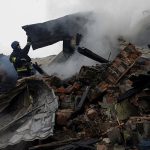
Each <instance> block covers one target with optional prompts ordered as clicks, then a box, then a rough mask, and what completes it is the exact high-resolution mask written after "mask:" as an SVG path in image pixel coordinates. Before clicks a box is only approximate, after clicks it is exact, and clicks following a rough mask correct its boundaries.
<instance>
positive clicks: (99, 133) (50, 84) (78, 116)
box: [28, 43, 150, 150]
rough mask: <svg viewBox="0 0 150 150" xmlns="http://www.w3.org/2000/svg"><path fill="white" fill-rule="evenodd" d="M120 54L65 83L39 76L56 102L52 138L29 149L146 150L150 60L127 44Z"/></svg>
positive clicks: (149, 142) (149, 124) (149, 145)
mask: <svg viewBox="0 0 150 150" xmlns="http://www.w3.org/2000/svg"><path fill="white" fill-rule="evenodd" d="M120 49H121V51H120V53H119V54H118V55H117V57H116V58H115V59H114V60H113V61H112V62H109V63H106V64H99V65H96V66H83V67H82V68H81V70H80V72H79V73H78V74H76V75H74V76H73V77H71V78H69V79H66V80H61V79H59V78H58V77H56V76H44V77H42V79H41V80H42V81H40V82H42V84H43V83H44V86H45V85H46V87H47V88H48V89H49V90H50V89H52V91H51V90H50V91H51V93H52V95H53V96H52V99H53V98H56V99H57V100H58V110H57V111H56V118H55V127H54V133H53V136H51V137H46V139H45V140H42V139H40V141H39V142H32V144H31V143H30V146H29V145H28V149H30V150H36V149H37V150H38V149H42V150H45V149H55V150H71V149H74V150H77V149H87V150H93V149H96V150H125V149H128V150H149V149H150V101H149V100H150V58H146V57H144V55H143V54H142V50H141V49H140V48H137V47H135V46H134V45H133V44H131V43H122V45H121V47H120ZM28 80H29V79H28ZM30 80H32V79H31V78H30ZM33 81H35V79H34V80H33ZM38 82H39V81H38ZM30 83H31V82H30ZM33 83H34V82H33ZM30 86H31V87H32V86H33V85H32V83H31V85H30ZM44 86H41V88H44ZM34 88H36V86H35V87H34ZM31 91H32V90H31ZM33 93H36V90H35V91H33ZM54 93H55V94H54ZM54 95H56V97H55V96H54ZM43 101H44V99H43ZM48 104H49V103H48ZM48 104H47V105H48ZM47 108H48V107H47ZM51 109H52V108H51ZM47 111H48V110H47ZM53 119H54V118H53ZM37 139H38V138H37ZM35 143H36V144H35Z"/></svg>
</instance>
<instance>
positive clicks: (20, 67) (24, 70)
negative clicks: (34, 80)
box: [10, 38, 34, 79]
mask: <svg viewBox="0 0 150 150" xmlns="http://www.w3.org/2000/svg"><path fill="white" fill-rule="evenodd" d="M30 46H31V42H30V40H29V38H28V39H27V44H26V46H25V47H24V48H23V49H21V47H20V44H19V42H18V41H14V42H12V44H11V47H12V49H13V52H12V53H11V55H10V62H12V63H13V65H14V67H15V69H16V71H17V74H18V79H20V78H22V77H28V76H31V75H33V74H34V73H33V68H32V63H31V58H30V57H29V56H28V52H29V49H30Z"/></svg>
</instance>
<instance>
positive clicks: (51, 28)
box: [22, 13, 92, 50]
mask: <svg viewBox="0 0 150 150" xmlns="http://www.w3.org/2000/svg"><path fill="white" fill-rule="evenodd" d="M91 16H92V13H76V14H72V15H66V16H64V17H61V18H58V19H55V20H51V21H47V22H43V23H37V24H32V25H25V26H23V27H22V28H23V29H24V30H25V32H26V34H27V35H28V36H29V37H30V38H31V43H32V47H33V49H34V50H35V49H38V48H41V47H44V46H48V45H51V44H54V43H56V42H58V41H62V40H63V39H65V38H67V37H70V36H73V35H75V34H77V33H80V34H83V33H85V31H86V26H85V25H86V23H87V22H88V21H90V18H91Z"/></svg>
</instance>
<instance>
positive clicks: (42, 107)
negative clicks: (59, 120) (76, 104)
mask: <svg viewBox="0 0 150 150" xmlns="http://www.w3.org/2000/svg"><path fill="white" fill-rule="evenodd" d="M14 93H17V95H16V96H15V97H13V98H11V96H10V95H12V94H14ZM6 98H9V99H7V102H8V103H7V105H4V109H1V110H2V111H1V112H0V149H1V148H4V147H6V146H8V145H14V144H17V143H19V142H21V141H22V140H24V141H33V140H35V139H45V138H47V137H49V136H51V135H53V128H54V123H55V111H56V110H57V108H58V103H57V97H56V96H55V94H54V92H53V90H52V89H50V88H48V86H47V85H46V84H45V83H44V82H43V81H40V80H33V79H27V80H23V81H21V83H19V85H18V86H17V87H16V88H14V89H13V90H12V91H10V92H9V93H7V94H5V95H1V96H0V105H1V104H2V101H6Z"/></svg>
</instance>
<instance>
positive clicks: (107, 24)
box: [48, 0, 150, 76]
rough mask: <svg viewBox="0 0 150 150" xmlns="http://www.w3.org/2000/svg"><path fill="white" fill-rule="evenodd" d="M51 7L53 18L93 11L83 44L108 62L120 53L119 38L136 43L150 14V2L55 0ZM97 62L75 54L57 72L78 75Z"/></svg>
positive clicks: (50, 2) (142, 0)
mask: <svg viewBox="0 0 150 150" xmlns="http://www.w3.org/2000/svg"><path fill="white" fill-rule="evenodd" d="M54 5H55V6H54ZM48 6H51V8H53V9H52V10H50V11H49V13H50V14H51V16H53V17H54V16H56V17H62V16H63V15H68V14H71V13H76V12H85V11H90V12H93V13H94V17H93V18H92V19H93V23H90V24H87V29H88V32H87V33H86V36H85V37H84V39H83V41H82V43H81V44H82V46H84V47H86V48H88V49H90V50H92V51H93V52H95V53H97V54H99V55H100V56H102V57H104V58H106V59H107V58H108V56H109V53H110V52H111V53H112V56H111V59H113V58H114V57H115V56H116V54H117V53H118V52H119V48H118V38H119V37H124V38H125V39H126V40H127V41H129V42H133V43H134V42H135V43H136V41H138V40H137V37H136V36H137V35H139V34H138V32H139V30H141V28H142V27H143V28H144V26H143V25H141V23H139V22H140V21H141V20H142V19H143V18H146V17H147V16H149V15H150V11H149V10H150V1H149V0H65V1H60V0H52V1H49V5H48ZM148 19H150V17H149V18H148ZM147 23H150V21H148V22H147ZM149 33H150V32H149ZM139 36H140V35H139ZM149 37H150V35H149ZM143 39H144V41H146V42H144V44H146V43H147V41H148V40H149V39H145V37H144V38H142V40H143ZM136 44H138V43H136ZM147 44H149V43H147ZM74 58H77V59H74ZM85 60H86V61H85ZM87 62H88V63H87ZM94 63H96V62H94V61H92V60H89V59H86V58H85V57H84V56H79V54H78V56H76V54H75V55H74V56H73V57H72V59H70V60H69V61H68V62H66V63H65V64H61V65H58V66H55V67H54V68H55V69H54V68H53V70H55V71H56V72H57V73H58V74H61V75H64V76H66V75H67V76H69V74H70V75H72V74H74V73H76V72H78V71H79V69H80V67H81V66H82V65H89V64H94ZM64 66H65V67H64ZM58 68H59V69H58ZM50 72H51V71H50Z"/></svg>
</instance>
